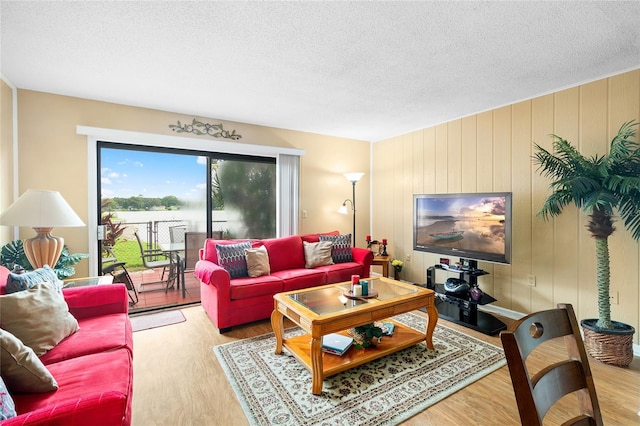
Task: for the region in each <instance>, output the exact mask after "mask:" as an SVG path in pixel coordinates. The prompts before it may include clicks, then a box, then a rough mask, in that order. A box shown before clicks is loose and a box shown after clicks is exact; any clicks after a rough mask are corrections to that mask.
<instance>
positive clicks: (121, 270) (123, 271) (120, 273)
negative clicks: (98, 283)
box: [102, 262, 138, 306]
mask: <svg viewBox="0 0 640 426" xmlns="http://www.w3.org/2000/svg"><path fill="white" fill-rule="evenodd" d="M124 265H125V262H115V263H112V264H111V265H108V266H105V267H104V268H102V274H103V275H107V274H109V275H112V276H113V282H114V283H122V284H124V285H125V287H126V288H127V292H128V293H129V306H134V305H135V304H137V303H138V292H137V291H136V286H135V285H134V284H133V281H132V280H131V275H129V271H127V268H125V266H124Z"/></svg>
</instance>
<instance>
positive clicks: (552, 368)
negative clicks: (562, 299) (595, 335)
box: [500, 303, 603, 426]
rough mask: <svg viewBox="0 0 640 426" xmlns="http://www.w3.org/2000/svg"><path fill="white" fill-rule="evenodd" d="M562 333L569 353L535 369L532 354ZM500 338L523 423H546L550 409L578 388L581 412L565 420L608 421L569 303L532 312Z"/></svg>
mask: <svg viewBox="0 0 640 426" xmlns="http://www.w3.org/2000/svg"><path fill="white" fill-rule="evenodd" d="M558 337H563V338H564V343H565V346H566V348H567V354H568V356H567V357H566V358H565V359H563V360H561V361H558V362H553V363H550V365H547V366H545V367H543V368H540V369H536V370H535V372H534V373H533V375H532V374H530V368H529V364H527V358H528V356H529V354H531V352H532V351H533V350H534V349H536V348H539V347H540V345H542V344H543V343H545V342H548V341H549V340H551V339H555V338H558ZM500 339H501V340H502V346H503V348H504V353H505V356H506V358H507V365H508V366H509V373H510V374H511V381H512V383H513V390H514V393H515V396H516V401H517V403H518V411H519V412H520V420H521V422H522V424H523V425H524V426H529V425H542V419H543V418H544V416H545V415H546V414H547V412H548V411H549V409H550V408H551V407H552V406H553V405H554V404H555V403H556V402H557V401H558V400H560V399H561V398H562V397H563V396H564V395H567V394H570V393H573V392H575V393H576V395H577V399H578V409H579V410H580V411H579V414H578V415H576V416H575V417H573V418H572V419H569V420H567V422H566V423H564V424H570V425H602V424H603V423H602V415H601V414H600V406H599V404H598V397H597V395H596V388H595V385H594V382H593V376H592V375H591V368H590V367H589V360H588V358H587V353H586V351H585V349H584V343H583V341H582V337H581V336H580V329H579V328H578V322H577V320H576V316H575V313H574V311H573V307H572V306H571V305H570V304H562V303H561V304H558V308H557V309H550V310H547V311H541V312H536V313H533V314H531V315H527V316H526V317H524V318H522V319H520V320H519V321H517V322H515V323H514V324H512V325H511V326H510V327H509V329H508V330H506V331H503V332H501V333H500ZM531 370H533V369H531ZM573 415H574V413H572V416H573Z"/></svg>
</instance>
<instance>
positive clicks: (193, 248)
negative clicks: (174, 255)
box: [183, 232, 222, 271]
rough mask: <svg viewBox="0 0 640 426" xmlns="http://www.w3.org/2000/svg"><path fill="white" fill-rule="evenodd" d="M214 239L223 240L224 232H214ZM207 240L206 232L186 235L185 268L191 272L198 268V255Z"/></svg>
mask: <svg viewBox="0 0 640 426" xmlns="http://www.w3.org/2000/svg"><path fill="white" fill-rule="evenodd" d="M212 238H213V239H215V240H220V239H222V232H213V235H212ZM206 239H207V233H206V232H187V233H186V234H185V244H184V245H185V250H184V258H183V259H184V268H185V270H188V271H191V270H194V269H195V267H196V262H197V261H198V260H199V255H198V253H199V252H200V249H201V248H203V247H204V242H205V240H206Z"/></svg>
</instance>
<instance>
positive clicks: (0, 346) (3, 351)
mask: <svg viewBox="0 0 640 426" xmlns="http://www.w3.org/2000/svg"><path fill="white" fill-rule="evenodd" d="M0 374H2V378H3V379H4V380H6V383H7V387H8V388H9V389H11V390H12V391H13V392H51V391H54V390H56V389H58V383H57V382H56V380H55V379H54V378H53V376H52V375H51V373H50V372H49V370H47V367H45V366H44V364H43V363H42V361H40V359H39V358H38V357H37V356H36V354H35V353H34V352H33V349H31V348H29V347H27V346H25V345H24V344H23V343H22V342H21V341H20V339H18V338H17V337H16V336H14V335H13V334H11V333H9V332H8V331H5V330H2V329H0Z"/></svg>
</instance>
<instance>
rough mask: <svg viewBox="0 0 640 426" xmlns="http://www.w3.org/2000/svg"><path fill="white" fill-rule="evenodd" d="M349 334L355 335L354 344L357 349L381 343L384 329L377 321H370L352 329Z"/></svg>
mask: <svg viewBox="0 0 640 426" xmlns="http://www.w3.org/2000/svg"><path fill="white" fill-rule="evenodd" d="M349 334H350V335H351V337H353V345H354V346H355V347H356V348H357V349H363V348H369V347H371V346H376V345H377V344H378V343H380V342H381V341H382V336H383V335H384V331H383V330H382V328H380V327H378V326H377V325H376V324H375V323H369V324H365V325H361V326H358V327H355V328H352V329H350V330H349Z"/></svg>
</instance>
